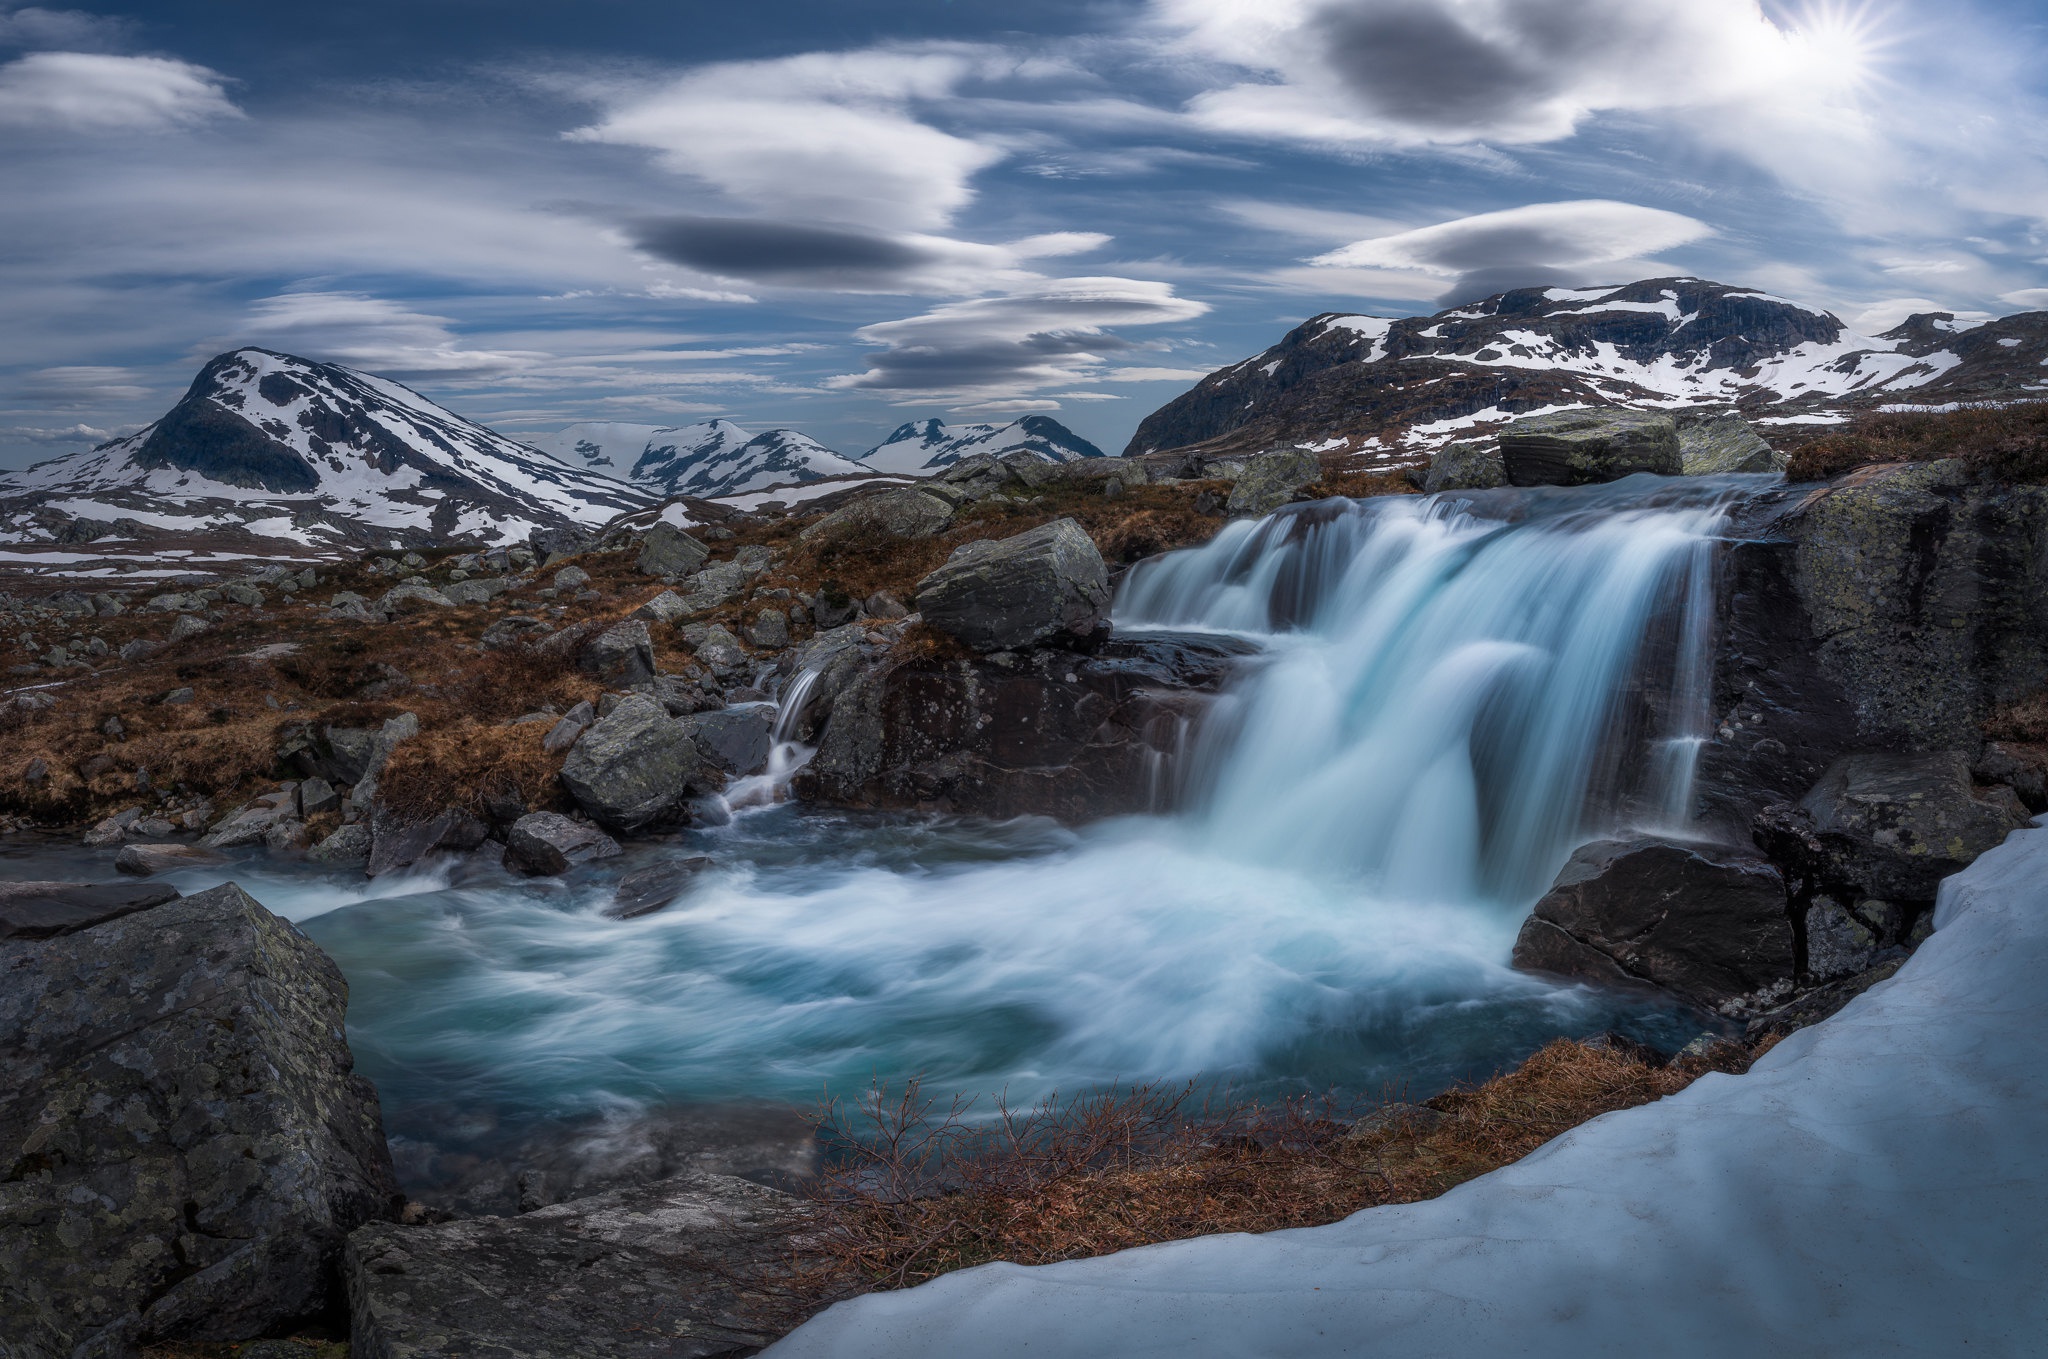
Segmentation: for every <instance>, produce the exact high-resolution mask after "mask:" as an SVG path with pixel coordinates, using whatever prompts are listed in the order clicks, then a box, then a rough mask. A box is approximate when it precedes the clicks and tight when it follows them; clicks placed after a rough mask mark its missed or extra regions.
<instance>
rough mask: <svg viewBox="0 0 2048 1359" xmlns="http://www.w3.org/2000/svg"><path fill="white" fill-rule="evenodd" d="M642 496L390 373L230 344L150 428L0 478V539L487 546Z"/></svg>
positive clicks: (622, 506)
mask: <svg viewBox="0 0 2048 1359" xmlns="http://www.w3.org/2000/svg"><path fill="white" fill-rule="evenodd" d="M648 500H649V497H648V496H647V495H645V494H644V493H642V492H640V491H636V490H634V489H633V488H632V487H630V486H627V485H625V484H623V483H621V482H618V481H615V480H613V479H612V478H610V477H606V476H600V475H596V474H593V473H591V472H588V471H580V470H577V469H574V468H571V467H568V466H565V465H564V464H562V463H560V462H557V461H556V460H554V459H553V458H550V457H546V456H544V455H543V454H541V453H540V452H538V451H537V450H535V449H532V448H529V447H527V446H526V445H525V444H521V443H518V442H516V441H514V440H512V439H508V438H506V437H504V436H503V435H501V434H498V433H496V432H495V431H493V430H490V429H487V428H485V427H484V426H482V425H480V424H477V423H476V422H475V421H473V420H467V419H464V418H463V417H462V416H459V415H456V414H455V413H454V412H452V411H449V410H446V409H444V408H442V407H441V406H438V405H436V404H434V403H433V402H432V401H429V400H428V399H427V398H425V397H423V396H421V395H420V394H419V393H418V392H415V391H413V390H412V389H411V388H409V387H405V386H402V385H400V384H399V383H396V382H393V381H391V380H390V379H388V378H380V377H373V376H371V375H370V374H368V373H359V372H356V371H354V370H353V369H349V368H342V367H338V366H336V365H334V364H325V363H313V362H311V361H309V360H306V359H300V358H294V357H292V356H291V355H289V354H278V353H273V352H272V351H270V350H267V349H237V350H234V351H232V352H231V353H227V354H222V355H220V356H219V357H217V358H215V359H213V360H212V361H210V362H209V363H208V364H207V365H206V366H205V367H204V368H202V369H201V370H200V371H199V376H198V377H197V378H195V379H194V380H193V383H192V386H191V388H190V389H189V390H188V391H187V392H186V393H185V396H184V398H183V399H182V400H180V401H179V402H178V404H177V405H175V406H173V407H172V408H171V410H170V411H169V412H168V413H167V414H165V415H164V417H163V418H162V419H160V420H158V421H157V422H156V423H154V424H152V425H150V426H149V427H147V428H146V429H143V430H141V431H139V432H137V433H135V434H132V435H129V436H128V437H126V438H123V439H116V440H113V441H112V442H110V443H105V444H102V445H100V446H99V447H98V448H95V449H92V450H90V451H89V452H85V453H74V454H70V455H67V456H65V457H61V458H55V459H52V460H51V461H49V462H45V463H39V464H37V465H36V466H34V467H31V468H29V469H28V470H27V471H24V472H18V473H15V474H13V475H12V476H8V477H5V478H0V540H4V541H13V542H27V543H35V542H43V543H48V542H53V541H55V542H72V543H82V542H92V541H97V540H100V539H104V538H110V537H130V538H135V537H148V536H150V535H151V534H152V533H156V534H162V533H192V532H195V531H197V532H210V533H213V534H216V535H220V534H225V535H227V536H228V537H230V538H231V539H232V538H249V537H255V538H268V539H272V540H278V539H282V540H286V541H288V542H290V543H295V544H299V545H303V546H309V547H327V548H332V547H339V546H343V545H349V546H357V547H383V546H404V545H409V544H426V543H430V542H445V541H452V540H467V541H471V542H476V543H493V542H509V541H515V540H519V539H523V538H525V537H526V536H527V535H528V534H529V533H530V532H532V531H533V530H534V529H536V528H553V527H565V526H569V525H575V524H600V523H603V522H604V521H605V520H607V519H609V518H611V517H612V516H613V515H616V514H618V513H620V512H621V511H624V510H630V509H634V508H637V507H638V506H641V505H644V504H646V503H648Z"/></svg>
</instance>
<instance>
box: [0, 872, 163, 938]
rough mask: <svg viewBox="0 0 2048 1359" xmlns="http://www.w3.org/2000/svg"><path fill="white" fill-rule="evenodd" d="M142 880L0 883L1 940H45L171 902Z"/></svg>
mask: <svg viewBox="0 0 2048 1359" xmlns="http://www.w3.org/2000/svg"><path fill="white" fill-rule="evenodd" d="M177 896H178V889H177V888H175V887H169V886H166V885H164V884H163V883H154V882H152V883H142V882H0V939H49V938H53V937H55V936H57V935H60V934H71V933H74V932H75V931H78V930H82V929H88V928H90V927H91V926H94V925H97V924H99V923H100V922H101V921H104V920H114V919H117V918H119V917H121V916H124V915H133V914H134V913H135V912H137V911H146V910H148V909H150V908H151V907H152V906H161V905H163V904H164V903H165V902H167V901H173V900H176V899H177Z"/></svg>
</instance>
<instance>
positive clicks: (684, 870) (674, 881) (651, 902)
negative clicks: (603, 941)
mask: <svg viewBox="0 0 2048 1359" xmlns="http://www.w3.org/2000/svg"><path fill="white" fill-rule="evenodd" d="M711 867H712V861H711V860H709V859H707V858H705V857H703V856H702V855H698V856H696V857H694V858H689V859H668V860H665V861H663V862H661V863H658V864H655V865H653V866H651V867H648V868H643V869H640V870H638V871H637V872H633V873H628V874H627V875H626V876H625V877H623V878H621V879H619V885H618V888H617V890H616V891H614V892H613V893H612V904H611V905H609V906H607V907H605V911H604V913H605V914H606V915H608V916H610V917H611V918H612V919H614V920H631V919H633V918H635V917H636V916H643V915H653V914H654V913H655V912H656V911H658V910H660V909H662V908H663V907H664V906H667V905H668V904H669V903H670V902H672V901H674V900H675V899H676V898H677V897H679V896H681V895H682V894H683V892H684V891H685V890H686V889H688V887H689V885H690V884H691V883H693V882H695V881H696V880H697V875H698V874H700V873H703V872H704V871H705V870H706V869H709V868H711Z"/></svg>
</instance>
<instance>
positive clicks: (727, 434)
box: [633, 420, 868, 499]
mask: <svg viewBox="0 0 2048 1359" xmlns="http://www.w3.org/2000/svg"><path fill="white" fill-rule="evenodd" d="M867 470H868V469H867V468H864V467H862V466H861V465H860V464H859V463H857V462H854V461H853V460H852V459H850V458H844V457H841V456H840V455H839V454H837V453H834V452H833V451H832V450H831V449H829V448H827V447H825V446H824V445H823V444H821V443H819V442H818V441H817V440H816V439H813V438H811V437H810V436H809V435H806V434H799V433H797V432H796V431H795V430H793V429H771V430H768V431H767V432H766V433H762V434H756V435H752V436H749V435H748V434H747V432H746V431H745V430H743V429H741V428H740V427H739V426H738V425H735V424H733V423H732V422H731V421H729V420H713V421H711V422H709V423H708V424H702V425H690V426H687V427H685V428H682V429H677V430H665V431H663V432H661V433H660V434H658V435H656V436H655V438H654V439H653V440H652V441H650V442H649V443H648V445H647V448H646V450H645V451H644V452H643V453H642V454H641V455H640V460H639V461H638V462H637V463H635V464H634V466H633V480H634V482H635V483H636V484H638V485H640V486H644V487H646V488H647V489H648V490H650V491H656V492H659V493H660V494H662V495H693V496H700V497H704V498H707V499H708V498H710V497H712V496H722V495H739V494H741V493H743V492H746V491H758V490H761V489H763V488H764V487H768V486H787V485H795V484H800V483H802V482H807V481H817V480H819V479H821V478H823V477H838V476H847V475H858V474H860V473H862V472H865V471H867Z"/></svg>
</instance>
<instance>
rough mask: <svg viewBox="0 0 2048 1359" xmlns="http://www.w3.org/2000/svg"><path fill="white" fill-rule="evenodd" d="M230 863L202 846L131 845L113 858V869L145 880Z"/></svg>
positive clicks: (222, 855) (122, 847) (123, 848)
mask: <svg viewBox="0 0 2048 1359" xmlns="http://www.w3.org/2000/svg"><path fill="white" fill-rule="evenodd" d="M227 861H228V860H227V855H225V854H216V853H214V852H213V851H212V850H210V849H207V848H205V847H204V846H201V845H181V844H168V845H136V844H129V845H123V846H121V852H120V853H119V854H116V855H115V856H114V867H115V868H116V869H118V870H120V871H121V872H123V873H132V874H134V875H135V876H136V877H138V878H146V877H149V876H150V875H152V874H155V873H168V872H170V871H171V870H172V869H174V868H202V867H206V866H208V865H212V864H224V863H226V862H227Z"/></svg>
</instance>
